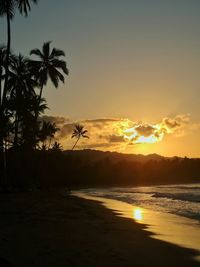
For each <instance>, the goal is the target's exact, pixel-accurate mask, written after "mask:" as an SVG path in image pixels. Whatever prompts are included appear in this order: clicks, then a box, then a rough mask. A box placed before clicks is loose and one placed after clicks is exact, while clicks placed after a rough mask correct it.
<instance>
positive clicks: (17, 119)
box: [14, 114, 19, 148]
mask: <svg viewBox="0 0 200 267" xmlns="http://www.w3.org/2000/svg"><path fill="white" fill-rule="evenodd" d="M18 129H19V116H18V115H17V114H16V117H15V136H14V147H15V148H16V147H17V145H18Z"/></svg>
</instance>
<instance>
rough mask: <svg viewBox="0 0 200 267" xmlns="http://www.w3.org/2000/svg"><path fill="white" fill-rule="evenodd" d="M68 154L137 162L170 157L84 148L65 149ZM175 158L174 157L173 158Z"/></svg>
mask: <svg viewBox="0 0 200 267" xmlns="http://www.w3.org/2000/svg"><path fill="white" fill-rule="evenodd" d="M63 153H64V154H67V155H72V156H74V157H81V158H82V159H85V160H86V161H92V162H93V161H99V160H103V159H109V160H110V161H111V162H118V161H122V160H126V161H134V162H135V161H137V162H147V161H149V160H156V161H160V160H163V159H170V158H167V157H163V156H160V155H158V154H149V155H142V154H124V153H118V152H111V151H106V152H104V151H100V150H92V149H84V150H73V151H72V150H65V151H64V152H63ZM171 159H173V158H171Z"/></svg>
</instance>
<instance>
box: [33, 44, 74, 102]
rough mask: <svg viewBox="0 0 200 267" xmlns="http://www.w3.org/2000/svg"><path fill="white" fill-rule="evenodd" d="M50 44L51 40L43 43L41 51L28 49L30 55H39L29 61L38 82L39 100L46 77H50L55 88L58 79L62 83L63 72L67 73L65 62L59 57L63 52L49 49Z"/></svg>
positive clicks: (63, 54)
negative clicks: (36, 58)
mask: <svg viewBox="0 0 200 267" xmlns="http://www.w3.org/2000/svg"><path fill="white" fill-rule="evenodd" d="M50 44H51V42H46V43H44V44H43V47H42V51H40V50H39V49H33V50H31V51H30V55H35V56H37V57H39V60H32V61H31V64H32V68H33V71H34V73H35V77H36V80H37V81H38V82H39V84H40V93H39V100H40V99H41V97H42V92H43V88H44V86H45V85H46V84H47V81H48V78H50V80H51V81H52V83H53V85H54V86H55V87H56V88H57V87H58V85H59V81H62V82H63V83H64V81H65V78H64V75H63V73H64V74H66V75H68V74H69V71H68V69H67V67H66V62H65V61H64V60H61V59H60V57H62V56H65V53H64V52H63V51H62V50H59V49H56V48H53V49H52V50H50ZM60 71H62V72H63V73H62V72H60Z"/></svg>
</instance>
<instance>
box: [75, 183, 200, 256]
mask: <svg viewBox="0 0 200 267" xmlns="http://www.w3.org/2000/svg"><path fill="white" fill-rule="evenodd" d="M73 194H74V195H76V196H78V197H82V198H86V199H91V200H96V201H100V203H101V204H102V205H104V206H106V207H107V208H109V209H111V210H112V211H113V212H115V213H116V215H117V216H122V217H126V218H129V219H133V220H134V221H135V222H137V223H141V224H144V227H145V229H147V230H148V231H149V232H150V233H152V234H151V236H152V237H153V238H156V239H159V240H163V241H167V242H170V243H173V244H176V245H179V246H182V247H186V248H190V249H193V250H195V251H197V256H196V259H197V260H198V261H200V183H199V184H197V183H196V184H178V185H157V186H148V187H147V186H145V187H110V188H88V189H82V190H79V191H76V192H73Z"/></svg>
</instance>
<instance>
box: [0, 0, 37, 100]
mask: <svg viewBox="0 0 200 267" xmlns="http://www.w3.org/2000/svg"><path fill="white" fill-rule="evenodd" d="M30 1H31V2H33V3H35V4H37V2H38V0H0V16H6V20H7V49H6V64H5V82H4V90H3V98H2V102H4V101H5V98H6V94H7V82H8V72H9V56H10V47H11V20H12V19H13V18H14V16H15V11H16V9H18V10H19V12H20V14H22V15H25V16H27V15H28V11H30V10H31V5H30Z"/></svg>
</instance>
